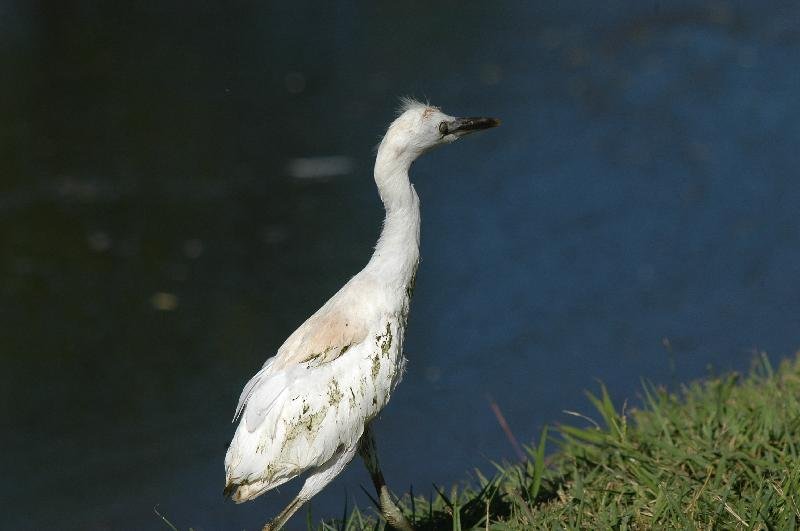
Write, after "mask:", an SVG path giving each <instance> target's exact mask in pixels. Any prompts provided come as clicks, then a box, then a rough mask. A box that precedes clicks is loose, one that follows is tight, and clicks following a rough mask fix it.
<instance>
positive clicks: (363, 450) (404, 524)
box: [358, 424, 414, 531]
mask: <svg viewBox="0 0 800 531" xmlns="http://www.w3.org/2000/svg"><path fill="white" fill-rule="evenodd" d="M358 452H359V454H361V458H362V459H364V464H365V465H366V466H367V470H368V471H369V475H370V477H372V484H373V485H375V491H376V492H377V493H378V504H379V507H378V508H379V509H380V511H381V516H383V518H384V519H385V520H386V523H387V524H389V527H391V528H394V529H397V530H398V531H413V530H414V528H413V527H411V524H410V523H409V522H408V520H407V519H406V517H405V516H403V513H402V512H400V509H399V508H398V507H397V505H396V504H395V503H394V501H393V500H392V495H391V493H390V492H389V488H388V487H387V486H386V481H385V480H384V479H383V473H382V472H381V465H380V463H379V462H378V450H377V448H376V447H375V437H374V436H373V435H372V429H370V425H369V424H367V425H366V426H365V427H364V435H362V436H361V445H360V447H359V449H358Z"/></svg>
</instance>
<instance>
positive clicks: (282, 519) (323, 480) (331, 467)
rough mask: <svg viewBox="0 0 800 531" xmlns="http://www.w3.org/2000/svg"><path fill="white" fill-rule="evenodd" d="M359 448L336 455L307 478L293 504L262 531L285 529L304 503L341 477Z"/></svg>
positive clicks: (355, 447)
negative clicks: (337, 477)
mask: <svg viewBox="0 0 800 531" xmlns="http://www.w3.org/2000/svg"><path fill="white" fill-rule="evenodd" d="M357 448H358V445H356V446H354V447H353V448H350V449H348V450H345V451H344V452H342V453H340V454H338V455H334V456H333V457H332V458H331V459H330V460H329V461H328V462H327V463H325V464H324V465H322V466H321V467H319V468H317V469H316V470H315V471H314V473H313V474H311V475H310V476H308V477H307V478H306V481H305V483H303V488H302V489H300V492H299V493H298V494H297V497H296V498H295V499H293V500H292V503H290V504H289V505H287V506H286V508H285V509H284V510H282V511H281V512H280V514H279V515H278V516H276V517H275V518H273V519H272V520H270V521H269V522H267V524H266V525H265V526H264V528H263V529H262V531H278V529H280V528H281V527H283V525H284V524H285V523H286V521H287V520H288V519H289V518H291V517H292V515H293V514H294V513H296V512H297V510H298V509H300V507H302V506H303V504H304V503H306V502H307V501H308V500H310V499H311V498H313V497H314V495H315V494H317V493H318V492H319V491H321V490H322V489H324V488H325V485H327V484H328V483H330V482H331V481H332V480H333V478H335V477H336V476H338V475H339V473H340V472H341V471H342V470H343V469H344V467H345V466H346V465H347V463H349V462H350V461H351V460H352V459H353V456H354V455H356V449H357Z"/></svg>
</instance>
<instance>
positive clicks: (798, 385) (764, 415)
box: [309, 356, 800, 531]
mask: <svg viewBox="0 0 800 531" xmlns="http://www.w3.org/2000/svg"><path fill="white" fill-rule="evenodd" d="M589 398H590V400H591V402H592V404H593V406H594V409H595V411H594V412H593V413H590V414H587V415H586V417H584V419H585V420H584V421H583V422H585V423H586V424H587V426H583V427H577V426H571V425H562V426H559V427H557V428H555V429H553V430H551V431H550V433H549V434H548V432H547V431H545V433H543V434H542V436H541V437H540V441H539V442H538V443H537V445H536V447H534V448H527V452H528V459H527V460H526V461H524V462H522V463H515V464H503V465H498V466H497V473H496V475H495V476H494V477H491V478H487V477H484V476H482V475H481V474H480V473H479V472H476V477H475V479H474V480H473V481H472V482H471V483H468V484H466V485H465V486H462V487H461V488H453V489H450V490H448V491H446V492H445V491H444V490H441V489H437V492H435V493H434V494H433V495H432V496H431V497H430V498H427V499H426V498H421V497H418V496H413V495H409V494H407V495H405V496H403V497H402V498H401V500H400V503H401V506H402V509H403V510H404V512H405V513H406V515H407V516H408V517H409V519H411V521H412V523H414V524H415V527H416V528H417V529H419V530H431V529H436V530H440V529H442V530H444V529H447V530H459V529H473V528H477V529H494V530H520V529H526V530H527V529H620V530H624V529H650V528H656V529H663V528H671V529H780V530H784V529H788V530H791V529H796V528H798V526H800V360H795V361H784V362H783V363H782V364H781V366H780V368H779V369H778V370H773V368H772V366H771V365H770V363H769V361H768V360H767V358H766V356H761V357H760V358H759V359H758V360H756V362H755V364H754V367H753V369H752V371H751V373H750V374H749V375H747V376H745V377H742V376H740V375H738V374H728V375H725V376H722V377H718V378H712V379H709V380H706V381H702V382H697V383H693V384H691V385H688V386H685V387H683V388H681V389H680V390H679V392H676V393H671V392H667V391H666V390H664V389H662V388H656V387H654V386H652V385H644V386H643V391H642V396H641V400H640V401H641V407H640V408H636V409H634V408H630V407H627V406H626V405H624V404H623V405H621V406H619V405H614V404H613V403H612V400H611V398H610V397H609V395H608V393H607V392H606V390H605V388H601V389H600V392H599V395H597V396H595V395H591V394H590V395H589ZM592 417H593V418H594V420H592ZM547 454H550V455H548V456H547V457H546V455H547ZM314 525H316V527H317V528H318V529H323V530H326V531H329V530H342V529H344V530H348V531H350V530H361V529H377V530H380V529H383V524H382V522H381V521H380V520H379V519H378V518H377V517H376V516H375V512H374V510H369V511H365V512H361V511H359V510H357V509H355V510H353V511H349V512H348V511H347V510H345V515H344V517H343V518H342V519H341V520H338V521H331V522H326V523H322V524H314ZM309 527H312V522H309Z"/></svg>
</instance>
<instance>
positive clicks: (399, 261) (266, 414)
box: [225, 99, 500, 530]
mask: <svg viewBox="0 0 800 531" xmlns="http://www.w3.org/2000/svg"><path fill="white" fill-rule="evenodd" d="M499 123H500V122H499V121H498V120H496V119H494V118H455V117H453V116H448V115H447V114H444V113H443V112H442V111H441V110H439V109H438V108H436V107H433V106H430V105H426V104H423V103H420V102H417V101H413V100H410V99H406V100H403V104H402V107H401V109H400V113H399V116H398V117H397V118H396V119H395V120H394V122H392V124H391V125H390V126H389V129H388V131H387V132H386V135H385V136H384V137H383V140H382V141H381V143H380V146H379V148H378V153H377V156H376V160H375V183H376V184H377V186H378V192H379V193H380V197H381V200H382V201H383V205H384V207H385V208H386V218H385V220H384V222H383V230H382V231H381V235H380V238H379V239H378V243H377V245H376V246H375V252H374V254H373V255H372V258H371V259H370V261H369V263H368V264H367V266H366V267H365V268H364V269H363V270H362V271H361V272H359V273H358V274H357V275H356V276H354V277H353V278H351V279H350V281H349V282H347V284H345V285H344V287H342V288H341V289H340V290H339V291H338V292H337V293H336V294H335V295H334V296H333V297H331V299H330V300H329V301H328V302H326V303H325V304H324V305H323V306H322V308H320V309H319V310H318V311H317V312H316V313H315V314H314V315H312V316H311V317H309V318H308V320H307V321H306V322H304V323H303V324H302V325H300V327H299V328H298V329H297V330H296V331H295V332H294V333H293V334H292V335H290V336H289V338H288V339H287V340H286V342H285V343H283V345H282V346H281V347H280V348H279V349H278V351H277V353H276V354H275V356H273V357H271V358H269V359H268V360H267V361H266V363H264V366H263V368H262V369H261V370H260V371H258V373H256V374H255V376H253V378H252V379H251V380H250V381H249V382H248V383H247V384H246V385H245V387H244V390H243V391H242V394H241V397H240V398H239V404H238V406H237V408H236V414H235V416H234V422H235V421H236V419H237V418H238V417H239V416H240V415H241V420H240V422H239V426H238V427H237V429H236V433H235V435H234V436H233V441H232V442H231V445H230V447H229V448H228V452H227V454H226V455H225V473H226V487H225V493H226V494H227V495H230V496H231V497H232V498H233V500H234V501H236V502H237V503H240V502H244V501H248V500H252V499H253V498H255V497H257V496H259V495H261V494H263V493H264V492H266V491H268V490H270V489H273V488H275V487H277V486H278V485H281V484H283V483H285V482H287V481H289V480H291V479H293V478H295V477H297V476H298V475H300V474H302V473H304V472H308V473H309V474H308V476H307V477H306V480H305V483H304V484H303V487H302V488H301V490H300V493H299V494H298V495H297V497H296V498H294V500H293V501H292V503H290V504H289V505H288V506H287V507H286V508H285V509H284V510H283V511H282V512H281V513H280V514H279V515H278V516H277V517H276V518H275V519H274V520H272V521H270V522H269V523H267V524H266V526H265V527H264V529H265V530H276V529H279V528H280V527H282V526H283V525H284V523H286V521H287V520H288V519H289V518H290V517H291V516H292V514H294V513H295V512H296V511H297V510H298V509H299V508H300V507H301V506H302V505H303V504H304V503H305V502H307V501H308V500H309V499H311V497H312V496H314V495H315V494H317V493H318V492H320V491H321V490H322V489H323V488H324V487H325V485H327V484H328V483H329V482H330V481H331V480H332V479H333V478H334V477H336V476H337V475H338V474H339V473H340V472H341V471H342V469H344V467H345V465H347V464H348V463H349V462H350V460H351V459H352V458H353V456H354V455H355V454H356V452H360V453H361V456H362V457H363V459H364V462H365V464H366V467H367V469H368V470H369V473H370V476H371V477H372V481H373V483H374V485H375V488H376V490H377V493H378V500H379V505H380V511H381V514H382V515H383V517H384V518H385V519H386V521H387V523H389V524H390V525H391V526H393V527H396V528H399V529H410V528H411V526H410V525H409V523H408V521H407V520H406V519H405V517H404V516H403V515H402V513H401V512H400V510H399V509H398V508H397V506H396V505H395V503H394V501H393V500H392V498H391V496H390V494H389V490H388V489H387V487H386V484H385V482H384V479H383V474H382V473H381V470H380V465H379V464H378V457H377V452H376V447H375V440H374V438H373V435H372V431H371V430H370V422H371V421H372V420H373V419H374V418H375V417H376V415H377V414H378V413H379V412H380V411H381V409H382V408H383V407H384V406H385V405H386V403H387V402H388V401H389V397H390V396H391V394H392V391H393V390H394V388H395V386H396V385H397V384H398V382H400V379H401V377H402V375H403V369H404V366H405V362H406V360H405V358H404V356H403V335H404V333H405V328H406V323H407V321H408V311H409V304H410V302H411V295H412V292H413V290H414V278H415V275H416V272H417V264H418V263H419V227H420V211H419V198H418V197H417V193H416V192H415V191H414V186H413V185H412V184H411V183H410V182H409V178H408V171H409V168H410V167H411V164H412V163H413V162H414V160H415V159H416V158H417V157H419V156H420V155H422V154H423V153H425V152H426V151H428V150H430V149H432V148H434V147H436V146H439V145H442V144H449V143H451V142H454V141H455V140H457V139H459V138H461V137H462V136H464V135H467V134H469V133H472V132H474V131H478V130H481V129H487V128H490V127H495V126H497V125H499Z"/></svg>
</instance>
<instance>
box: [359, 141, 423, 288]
mask: <svg viewBox="0 0 800 531" xmlns="http://www.w3.org/2000/svg"><path fill="white" fill-rule="evenodd" d="M413 160H414V157H412V156H411V155H409V154H408V153H406V152H404V151H403V150H401V149H397V146H395V145H393V142H392V141H391V139H390V138H389V135H387V136H386V137H384V140H383V141H382V142H381V145H380V147H379V148H378V155H377V157H376V158H375V184H377V185H378V193H379V194H380V196H381V200H382V201H383V206H384V207H385V208H386V218H385V219H384V221H383V230H382V231H381V235H380V238H378V244H377V245H376V246H375V252H374V253H373V254H372V258H371V259H370V261H369V264H367V267H366V269H367V270H369V271H370V272H372V273H374V274H376V275H377V276H379V278H381V279H382V280H384V281H385V282H386V283H387V285H388V286H389V287H391V288H397V289H400V290H402V292H403V293H405V292H406V291H407V290H408V288H409V286H411V285H412V284H413V279H414V275H415V274H416V271H417V264H418V263H419V226H420V212H419V197H418V196H417V193H416V192H415V191H414V186H413V185H412V184H411V182H410V181H409V179H408V170H409V168H410V167H411V163H412V162H413ZM409 295H410V293H409Z"/></svg>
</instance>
